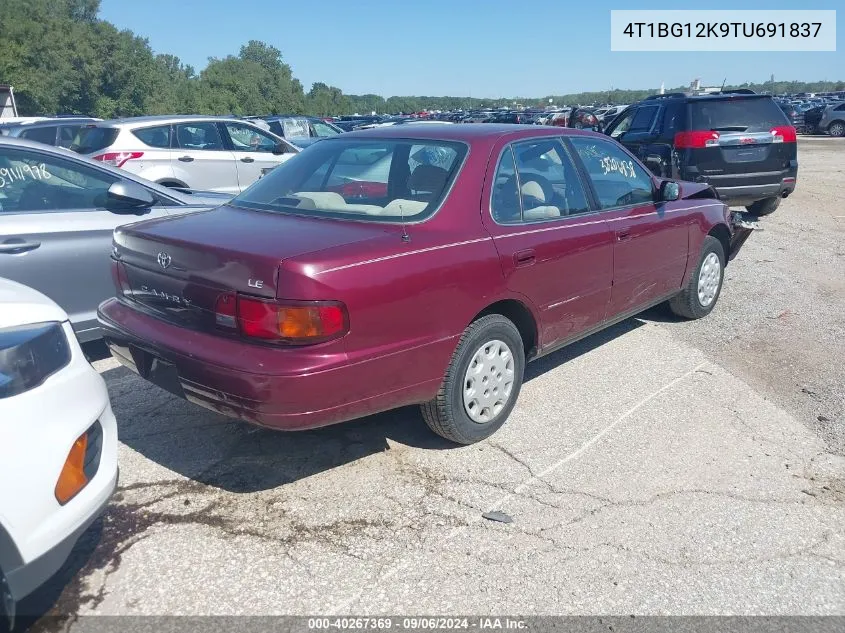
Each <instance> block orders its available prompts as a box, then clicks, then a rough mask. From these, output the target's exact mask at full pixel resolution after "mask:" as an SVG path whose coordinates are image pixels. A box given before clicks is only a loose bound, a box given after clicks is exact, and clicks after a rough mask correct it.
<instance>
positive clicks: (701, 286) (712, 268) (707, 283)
mask: <svg viewBox="0 0 845 633" xmlns="http://www.w3.org/2000/svg"><path fill="white" fill-rule="evenodd" d="M721 281H722V263H721V262H720V261H719V256H718V255H716V253H707V257H705V258H704V261H703V262H702V264H701V271H700V272H699V273H698V302H699V303H700V304H701V305H702V307H704V308H706V307H707V306H709V305H710V304H711V303H713V300H714V299H715V298H716V293H717V292H718V290H719V284H720V283H721Z"/></svg>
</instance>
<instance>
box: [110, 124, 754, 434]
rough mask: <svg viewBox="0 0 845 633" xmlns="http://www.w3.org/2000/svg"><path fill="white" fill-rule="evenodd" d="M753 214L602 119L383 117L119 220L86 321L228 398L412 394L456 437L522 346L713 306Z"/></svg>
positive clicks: (298, 411) (245, 403)
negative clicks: (665, 311) (216, 203)
mask: <svg viewBox="0 0 845 633" xmlns="http://www.w3.org/2000/svg"><path fill="white" fill-rule="evenodd" d="M749 234H750V230H749V229H748V228H743V227H741V226H739V225H737V226H735V225H734V222H733V217H732V215H731V213H730V212H729V211H728V208H727V207H726V206H725V205H724V204H723V203H721V202H720V201H719V200H718V199H716V194H715V193H714V192H713V190H712V189H710V188H709V187H708V186H707V185H704V184H694V183H687V182H673V181H668V180H663V179H658V178H655V177H654V176H652V175H651V173H650V172H649V171H648V170H647V169H646V168H645V167H644V166H643V165H642V164H641V163H640V161H639V160H638V159H637V158H635V157H634V156H633V155H632V154H630V153H628V151H627V150H626V149H625V148H623V147H622V146H621V145H619V144H618V143H616V142H615V141H614V140H612V139H609V138H607V137H605V136H602V135H599V134H595V133H591V132H582V131H579V130H572V129H561V128H553V127H546V128H544V127H537V126H531V127H528V126H525V127H515V126H512V125H483V124H482V125H479V124H476V125H466V126H464V125H442V126H439V125H426V126H401V129H399V128H398V127H386V128H378V129H374V130H367V131H362V132H353V133H350V134H343V135H340V136H337V137H333V138H331V139H326V140H324V141H322V142H320V143H316V144H314V145H312V146H311V147H309V148H307V149H305V150H304V151H303V152H302V153H300V154H298V155H297V156H296V157H295V158H293V159H291V160H290V161H287V162H286V163H284V164H282V165H280V166H279V167H277V168H276V169H275V170H273V171H272V172H271V173H270V174H268V175H267V176H266V177H264V178H262V179H261V180H259V181H258V182H256V183H255V184H254V185H253V186H251V187H250V188H249V189H247V190H246V191H244V192H243V193H242V194H241V195H239V196H238V197H236V198H234V199H233V200H232V201H231V202H230V203H228V204H226V205H225V206H222V207H219V208H216V209H212V210H210V211H205V212H200V213H195V214H192V215H185V216H179V217H174V218H166V219H160V220H153V221H148V222H141V223H137V224H133V225H129V226H125V227H121V228H119V229H118V230H117V231H116V232H115V235H114V252H113V261H112V269H113V275H114V280H115V284H116V287H117V296H116V297H115V298H113V299H110V300H108V301H106V302H105V303H103V304H102V305H101V306H100V309H99V319H100V325H101V327H102V328H103V330H104V333H105V339H106V341H107V343H108V345H109V346H110V349H111V351H112V353H113V355H114V356H115V357H116V358H117V359H118V360H119V361H121V362H122V363H123V364H125V365H126V366H128V367H129V368H131V369H132V370H134V371H136V372H137V373H139V374H140V375H141V376H142V377H144V378H146V379H147V380H149V381H151V382H153V383H155V384H157V385H159V386H160V387H162V388H164V389H166V390H168V391H170V392H171V393H173V394H176V395H178V396H180V397H183V398H186V399H187V400H189V401H191V402H194V403H196V404H198V405H201V406H204V407H207V408H209V409H212V410H214V411H218V412H220V413H223V414H225V415H228V416H232V417H235V418H240V419H243V420H247V421H249V422H253V423H255V424H259V425H262V426H266V427H271V428H274V429H286V430H293V429H308V428H313V427H318V426H323V425H328V424H334V423H336V422H342V421H344V420H349V419H351V418H357V417H361V416H365V415H369V414H371V413H376V412H379V411H385V410H388V409H392V408H395V407H399V406H404V405H410V404H419V405H421V408H422V416H423V418H425V420H426V422H427V423H428V424H429V425H430V427H431V428H432V429H433V430H434V431H435V432H436V433H439V434H440V435H442V436H443V437H445V438H448V439H450V440H453V441H455V442H458V443H465V444H468V443H471V442H477V441H479V440H482V439H484V438H486V437H488V436H490V435H491V434H492V433H493V432H494V431H496V430H497V429H498V428H499V427H501V426H502V424H503V423H504V422H505V420H506V419H507V418H508V415H509V414H510V412H511V410H512V409H513V407H514V406H515V404H516V401H517V398H518V396H519V391H520V387H521V385H522V380H523V374H524V371H525V364H526V362H528V361H530V360H532V359H535V358H538V357H539V356H542V355H544V354H548V353H549V352H551V351H554V350H556V349H559V348H560V347H562V346H564V345H566V344H568V343H571V342H573V341H575V340H577V339H580V338H582V337H584V336H587V335H589V334H591V333H593V332H596V331H597V330H600V329H601V328H604V327H607V326H608V325H611V324H613V323H615V322H618V321H620V320H622V319H625V318H627V317H630V316H632V315H634V314H636V313H638V312H640V311H642V310H644V309H646V308H649V307H650V306H653V305H655V304H658V303H661V302H664V301H668V302H669V305H670V306H671V308H672V310H673V311H674V312H675V313H676V314H678V315H681V316H683V317H686V318H691V319H696V318H700V317H703V316H705V315H707V314H708V313H709V312H710V311H711V310H712V309H713V307H714V306H715V305H716V301H717V300H718V298H719V291H720V290H721V287H722V280H723V278H724V275H723V272H724V268H725V265H726V263H727V262H728V261H729V260H730V259H731V258H732V257H733V256H734V255H735V254H736V252H737V250H738V249H739V248H740V246H741V245H742V243H743V242H744V241H745V239H746V238H747V237H748V235H749ZM622 388H624V385H620V389H622Z"/></svg>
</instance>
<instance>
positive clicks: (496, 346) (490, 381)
mask: <svg viewBox="0 0 845 633" xmlns="http://www.w3.org/2000/svg"><path fill="white" fill-rule="evenodd" d="M513 378H514V360H513V353H512V352H511V349H510V347H508V345H507V343H505V342H504V341H499V340H495V341H490V342H488V343H485V344H484V345H482V346H481V347H479V348H478V350H476V352H475V354H473V356H472V360H471V361H470V362H469V367H468V368H467V373H466V375H465V376H464V409H466V412H467V415H468V416H469V417H470V419H471V420H472V421H473V422H476V423H478V424H485V423H487V422H490V420H492V419H493V418H495V417H496V416H497V415H499V413H500V412H501V411H502V409H504V408H505V405H506V404H507V402H508V400H510V397H511V392H512V391H513Z"/></svg>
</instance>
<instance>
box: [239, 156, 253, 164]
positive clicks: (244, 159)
mask: <svg viewBox="0 0 845 633" xmlns="http://www.w3.org/2000/svg"><path fill="white" fill-rule="evenodd" d="M241 162H242V163H254V162H255V159H254V158H250V157H249V156H244V157H243V158H242V159H241Z"/></svg>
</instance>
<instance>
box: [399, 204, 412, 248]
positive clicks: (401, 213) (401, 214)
mask: <svg viewBox="0 0 845 633" xmlns="http://www.w3.org/2000/svg"><path fill="white" fill-rule="evenodd" d="M399 217H400V218H401V220H402V241H403V242H406V243H407V242H410V241H411V236H410V235H408V230H407V229H406V228H405V210H404V209H403V208H402V203H401V202H400V203H399Z"/></svg>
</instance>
